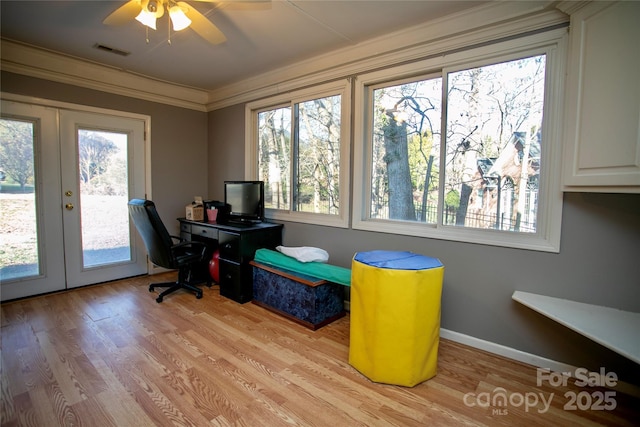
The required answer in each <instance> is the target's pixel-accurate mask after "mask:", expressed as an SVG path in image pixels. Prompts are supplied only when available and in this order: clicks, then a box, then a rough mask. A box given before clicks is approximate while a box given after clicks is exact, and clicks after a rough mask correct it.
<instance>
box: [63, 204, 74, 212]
mask: <svg viewBox="0 0 640 427" xmlns="http://www.w3.org/2000/svg"><path fill="white" fill-rule="evenodd" d="M64 207H65V208H67V210H68V211H70V210H72V209H73V203H67V204H66V205H64Z"/></svg>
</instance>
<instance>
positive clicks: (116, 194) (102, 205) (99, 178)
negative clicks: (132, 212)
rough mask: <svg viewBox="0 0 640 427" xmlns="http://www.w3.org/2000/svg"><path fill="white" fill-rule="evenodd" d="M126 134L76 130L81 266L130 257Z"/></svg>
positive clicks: (118, 260)
mask: <svg viewBox="0 0 640 427" xmlns="http://www.w3.org/2000/svg"><path fill="white" fill-rule="evenodd" d="M127 142H128V138H127V134H126V133H117V132H106V131H98V130H90V129H80V130H78V170H79V172H80V176H79V178H80V209H81V210H80V216H81V217H80V224H81V229H82V255H83V265H84V267H94V266H98V265H104V264H112V263H117V262H123V261H129V260H131V248H130V242H129V213H128V211H127V201H128V198H129V192H128V185H127V182H128V181H127V152H128V148H127Z"/></svg>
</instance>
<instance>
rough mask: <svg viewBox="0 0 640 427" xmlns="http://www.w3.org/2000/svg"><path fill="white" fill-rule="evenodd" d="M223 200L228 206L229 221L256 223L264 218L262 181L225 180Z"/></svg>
mask: <svg viewBox="0 0 640 427" xmlns="http://www.w3.org/2000/svg"><path fill="white" fill-rule="evenodd" d="M224 201H225V203H226V204H227V205H228V206H229V214H228V221H229V222H238V223H258V222H262V221H263V220H264V182H263V181H225V182H224Z"/></svg>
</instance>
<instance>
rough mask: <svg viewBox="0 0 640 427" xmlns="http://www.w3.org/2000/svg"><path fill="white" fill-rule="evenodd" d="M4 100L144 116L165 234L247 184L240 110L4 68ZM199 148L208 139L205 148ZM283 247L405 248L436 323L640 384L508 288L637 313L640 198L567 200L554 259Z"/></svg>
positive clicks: (354, 239)
mask: <svg viewBox="0 0 640 427" xmlns="http://www.w3.org/2000/svg"><path fill="white" fill-rule="evenodd" d="M1 77H2V80H1V84H2V86H1V87H0V89H1V90H2V91H3V92H9V93H16V94H21V95H28V96H34V97H38V98H46V99H52V100H57V101H63V102H70V103H76V104H82V105H90V106H95V107H102V108H110V109H114V110H120V111H130V112H134V113H140V114H147V115H150V116H151V125H152V135H151V136H152V137H151V162H152V165H151V167H152V169H151V179H152V186H153V199H154V200H155V201H156V203H157V204H158V207H159V211H160V214H161V216H162V217H163V219H164V220H165V222H166V223H167V225H168V226H170V225H171V224H174V226H175V227H176V230H177V222H175V221H172V219H174V218H176V217H178V216H183V215H184V205H185V204H187V203H188V202H189V201H190V200H191V198H192V197H193V196H194V195H203V196H205V197H208V198H213V199H220V200H221V199H222V198H223V187H222V182H223V181H224V180H225V179H242V178H244V106H243V105H237V106H232V107H228V108H224V109H221V110H217V111H213V112H211V113H209V114H208V115H207V114H205V113H201V112H197V111H192V110H186V109H182V108H176V107H171V106H166V105H162V104H157V103H153V102H147V101H142V100H138V99H134V98H128V97H123V96H119V95H111V94H107V93H103V92H99V91H93V90H89V89H83V88H78V87H74V86H70V85H65V84H59V83H53V82H49V81H46V80H40V79H35V78H30V77H26V76H21V75H16V74H12V73H7V72H2V76H1ZM207 140H208V141H207ZM284 244H285V245H288V246H299V245H313V246H318V247H322V248H325V249H326V250H327V251H328V252H329V254H330V257H331V262H332V263H334V264H337V265H341V266H344V267H349V266H350V261H351V258H352V257H353V254H354V253H355V252H359V251H366V250H372V249H392V250H410V251H414V252H417V253H422V254H425V255H429V256H434V257H437V258H439V259H440V260H441V261H442V262H443V263H444V265H445V280H444V289H443V297H442V327H443V328H446V329H449V330H452V331H455V332H460V333H463V334H466V335H470V336H472V337H476V338H480V339H483V340H487V341H491V342H494V343H498V344H502V345H505V346H508V347H512V348H515V349H518V350H522V351H525V352H528V353H532V354H536V355H540V356H543V357H547V358H550V359H552V360H556V361H560V362H564V363H569V364H572V365H575V366H579V367H586V368H589V369H594V370H597V369H598V368H599V367H600V366H605V367H606V368H607V370H609V371H615V372H616V373H618V375H619V376H620V377H621V379H623V380H626V381H629V382H633V383H636V384H640V372H638V371H639V370H638V369H637V365H636V364H634V363H633V362H630V361H628V360H627V359H625V358H624V357H622V356H619V355H617V354H615V353H613V352H611V351H609V350H607V349H605V348H603V347H601V346H599V345H598V344H595V343H593V342H592V341H590V340H589V339H587V338H584V337H582V336H580V335H578V334H576V333H574V332H572V331H570V330H568V329H566V328H564V327H562V326H560V325H558V324H556V323H555V322H553V321H551V320H548V319H546V318H544V317H542V316H540V315H538V314H536V313H534V312H532V311H531V310H529V309H527V308H525V307H522V306H520V305H519V304H517V303H515V302H513V301H512V300H511V294H512V293H513V291H514V290H522V291H527V292H533V293H540V294H545V295H550V296H556V297H563V298H571V299H573V300H576V301H581V302H586V303H595V304H601V305H605V306H610V307H615V308H620V309H625V310H632V311H636V312H640V195H623V194H574V193H567V194H565V197H564V213H563V220H562V242H561V251H560V253H559V254H549V253H541V252H534V251H527V250H519V249H506V248H498V247H491V246H484V245H476V244H466V243H459V242H448V241H444V240H433V239H425V238H415V237H408V236H395V235H389V234H384V233H373V232H364V231H357V230H344V229H338V228H331V227H322V226H315V225H305V224H298V223H285V228H284Z"/></svg>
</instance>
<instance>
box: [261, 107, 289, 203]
mask: <svg viewBox="0 0 640 427" xmlns="http://www.w3.org/2000/svg"><path fill="white" fill-rule="evenodd" d="M258 149H259V155H258V173H259V179H260V180H262V181H264V196H265V208H268V209H284V210H288V209H289V206H290V205H289V201H290V197H289V188H290V185H289V182H290V179H291V108H290V107H284V108H276V109H273V110H268V111H263V112H261V113H259V114H258Z"/></svg>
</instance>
